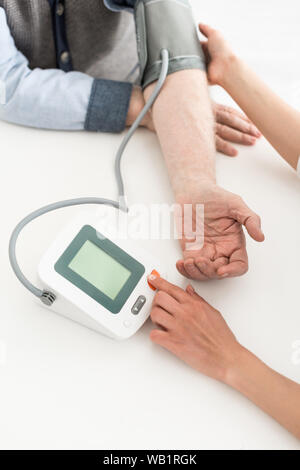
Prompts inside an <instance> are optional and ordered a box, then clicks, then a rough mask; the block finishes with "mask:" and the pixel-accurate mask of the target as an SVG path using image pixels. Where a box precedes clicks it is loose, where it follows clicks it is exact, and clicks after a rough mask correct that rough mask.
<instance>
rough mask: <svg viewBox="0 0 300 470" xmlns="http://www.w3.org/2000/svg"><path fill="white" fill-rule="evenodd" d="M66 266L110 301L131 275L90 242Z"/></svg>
mask: <svg viewBox="0 0 300 470" xmlns="http://www.w3.org/2000/svg"><path fill="white" fill-rule="evenodd" d="M68 266H69V268H70V269H72V271H74V272H75V273H77V274H79V276H81V277H82V278H83V279H85V280H86V281H88V282H89V283H90V284H92V285H93V286H94V287H96V288H97V289H99V290H100V291H101V292H103V294H105V295H106V296H107V297H109V298H110V299H112V300H115V298H116V297H117V295H118V294H119V292H120V291H121V289H122V287H123V286H124V285H125V283H126V281H127V280H128V278H129V277H130V275H131V272H130V271H129V270H128V269H126V268H125V267H124V266H123V265H122V264H120V263H119V262H118V261H116V260H115V259H114V258H112V257H111V256H110V255H108V254H107V253H105V251H103V250H101V248H99V247H98V246H97V245H95V244H94V243H92V242H91V241H90V240H87V241H86V242H85V243H84V244H83V245H82V247H81V248H80V250H79V251H78V252H77V254H76V255H75V256H74V258H73V259H72V261H71V262H70V263H69V265H68Z"/></svg>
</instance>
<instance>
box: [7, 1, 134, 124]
mask: <svg viewBox="0 0 300 470" xmlns="http://www.w3.org/2000/svg"><path fill="white" fill-rule="evenodd" d="M0 50H1V54H0V119H2V120H4V121H9V122H13V123H16V124H22V125H26V126H31V127H38V128H45V129H63V130H83V129H86V130H92V131H102V132H120V131H122V130H123V129H124V127H125V123H126V117H127V112H128V106H129V100H130V96H131V91H132V85H131V84H130V83H127V82H117V81H112V80H100V79H99V80H98V79H93V78H92V77H90V76H89V75H86V74H84V73H80V72H68V73H66V72H63V71H62V70H58V69H47V70H41V69H39V68H36V69H33V70H31V69H30V68H29V66H28V60H27V59H26V57H25V56H24V55H23V54H22V53H21V52H20V51H18V50H17V48H16V46H15V43H14V40H13V38H12V36H11V33H10V30H9V27H8V24H7V21H6V14H5V11H4V9H3V8H0Z"/></svg>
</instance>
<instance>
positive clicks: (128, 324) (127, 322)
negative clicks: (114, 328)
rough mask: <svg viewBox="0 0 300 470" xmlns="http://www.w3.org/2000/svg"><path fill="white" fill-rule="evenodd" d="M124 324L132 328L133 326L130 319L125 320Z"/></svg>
mask: <svg viewBox="0 0 300 470" xmlns="http://www.w3.org/2000/svg"><path fill="white" fill-rule="evenodd" d="M123 325H124V326H125V328H130V327H131V321H130V320H124V321H123Z"/></svg>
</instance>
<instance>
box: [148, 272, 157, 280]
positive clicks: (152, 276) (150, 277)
mask: <svg viewBox="0 0 300 470" xmlns="http://www.w3.org/2000/svg"><path fill="white" fill-rule="evenodd" d="M155 279H156V276H155V274H149V276H148V280H149V281H154V280H155Z"/></svg>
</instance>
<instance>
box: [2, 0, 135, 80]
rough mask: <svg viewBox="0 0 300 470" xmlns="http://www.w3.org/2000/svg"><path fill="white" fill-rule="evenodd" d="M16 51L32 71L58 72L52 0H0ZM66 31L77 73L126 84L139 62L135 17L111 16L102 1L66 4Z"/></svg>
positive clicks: (69, 1) (75, 0)
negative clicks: (49, 70) (50, 2)
mask: <svg viewBox="0 0 300 470" xmlns="http://www.w3.org/2000/svg"><path fill="white" fill-rule="evenodd" d="M0 7H3V8H4V9H5V12H6V15H7V21H8V25H9V27H10V30H11V34H12V36H13V38H14V40H15V43H16V46H17V48H18V49H19V50H20V51H21V52H22V53H23V54H24V55H25V56H26V57H27V59H28V60H29V65H30V67H31V68H35V67H40V68H42V69H47V68H55V67H56V56H55V45H54V38H53V30H52V19H51V11H50V6H49V3H48V0H0ZM65 8H66V33H67V38H68V43H69V48H70V52H71V56H72V62H73V68H74V70H77V71H80V72H85V73H87V74H89V75H91V76H92V77H95V78H107V79H114V80H125V79H126V76H127V75H128V73H129V72H130V70H132V68H133V67H134V65H135V64H136V63H137V60H138V59H137V52H136V40H135V32H134V20H133V15H131V14H130V13H128V12H120V13H119V12H118V13H115V12H112V11H110V10H108V9H107V8H106V7H105V6H104V4H103V0H65Z"/></svg>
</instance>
